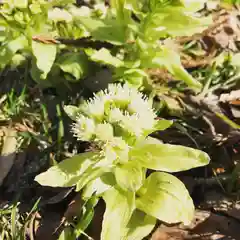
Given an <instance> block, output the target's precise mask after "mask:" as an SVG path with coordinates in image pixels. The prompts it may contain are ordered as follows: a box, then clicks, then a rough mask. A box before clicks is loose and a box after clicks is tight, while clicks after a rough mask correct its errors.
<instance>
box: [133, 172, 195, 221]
mask: <svg viewBox="0 0 240 240" xmlns="http://www.w3.org/2000/svg"><path fill="white" fill-rule="evenodd" d="M137 194H138V196H139V197H138V198H137V199H136V206H137V208H138V209H140V210H141V211H143V212H145V213H146V214H149V215H151V216H153V217H156V218H158V219H159V220H161V221H164V222H167V223H177V222H183V223H184V224H189V223H190V222H191V220H192V218H193V216H194V205H193V201H192V199H191V197H190V196H189V193H188V191H187V189H186V188H185V186H184V184H183V183H182V182H181V181H180V180H178V179H177V178H176V177H174V176H173V175H170V174H168V173H163V172H155V173H152V174H151V175H150V176H149V177H148V178H147V179H146V181H145V183H144V184H143V186H142V187H141V188H140V190H139V191H138V193H137Z"/></svg>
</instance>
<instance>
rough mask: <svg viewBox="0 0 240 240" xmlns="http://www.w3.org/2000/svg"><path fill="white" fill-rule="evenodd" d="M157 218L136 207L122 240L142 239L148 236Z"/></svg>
mask: <svg viewBox="0 0 240 240" xmlns="http://www.w3.org/2000/svg"><path fill="white" fill-rule="evenodd" d="M156 222H157V220H156V218H155V217H152V216H149V215H147V214H145V213H144V212H142V211H139V210H138V209H136V210H135V211H134V212H133V214H132V217H131V219H130V221H129V223H128V225H127V226H126V228H125V229H124V232H125V234H124V237H123V238H122V240H140V239H143V238H144V237H146V236H147V235H149V234H150V233H151V231H152V230H153V228H154V226H155V224H156Z"/></svg>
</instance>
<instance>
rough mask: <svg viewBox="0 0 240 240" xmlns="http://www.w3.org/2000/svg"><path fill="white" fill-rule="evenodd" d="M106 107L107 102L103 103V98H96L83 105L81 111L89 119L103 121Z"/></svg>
mask: <svg viewBox="0 0 240 240" xmlns="http://www.w3.org/2000/svg"><path fill="white" fill-rule="evenodd" d="M104 107H105V102H104V101H102V98H100V97H98V96H95V97H94V98H93V99H90V100H89V101H85V102H84V103H83V105H82V106H80V110H81V111H82V112H83V113H85V114H86V115H87V116H88V117H90V118H91V117H93V118H95V119H97V120H99V121H101V120H102V118H103V116H104Z"/></svg>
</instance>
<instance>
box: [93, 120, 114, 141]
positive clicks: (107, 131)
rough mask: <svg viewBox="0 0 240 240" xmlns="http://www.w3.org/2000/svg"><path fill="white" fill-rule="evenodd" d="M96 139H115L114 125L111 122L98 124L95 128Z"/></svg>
mask: <svg viewBox="0 0 240 240" xmlns="http://www.w3.org/2000/svg"><path fill="white" fill-rule="evenodd" d="M95 135H96V139H97V140H100V141H111V140H112V139H113V127H112V125H111V124H109V123H100V124H97V126H96V128H95Z"/></svg>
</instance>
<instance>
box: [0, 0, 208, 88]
mask: <svg viewBox="0 0 240 240" xmlns="http://www.w3.org/2000/svg"><path fill="white" fill-rule="evenodd" d="M204 2H205V1H201V0H196V1H191V3H190V2H189V1H187V0H168V1H156V0H149V1H145V0H141V1H135V0H112V1H110V7H109V8H106V7H103V8H102V5H101V6H99V5H98V6H97V7H95V9H90V8H87V7H81V8H79V9H78V8H77V7H76V6H75V5H74V4H73V1H71V0H62V1H44V0H41V1H36V0H27V1H26V0H24V1H23V0H22V1H7V2H6V3H4V4H3V6H2V7H1V11H0V17H1V18H0V27H1V30H2V31H1V38H0V41H1V43H2V44H1V49H0V53H1V55H0V56H1V60H0V68H1V69H3V68H5V67H6V66H7V65H9V64H11V65H13V66H18V65H19V64H22V63H23V62H25V61H26V59H30V60H31V65H30V73H31V76H32V78H33V79H34V80H35V81H37V82H38V83H41V84H42V85H45V86H51V85H53V84H56V83H58V82H64V81H65V80H69V81H74V82H75V81H78V80H79V79H82V78H84V77H86V76H87V75H88V74H89V67H91V62H92V61H93V62H97V63H101V64H104V65H108V66H109V67H112V68H113V69H114V70H115V79H116V80H118V81H119V80H120V81H124V82H128V83H130V84H133V85H135V86H137V87H140V86H142V85H145V86H148V74H147V73H146V70H147V69H149V68H159V67H161V68H162V67H163V68H166V69H167V70H168V71H169V72H170V73H171V74H173V75H174V76H175V78H176V79H177V80H183V81H185V82H186V84H187V85H188V86H189V87H191V88H193V89H194V90H196V91H199V90H200V89H201V84H200V83H199V82H198V81H196V80H195V79H194V78H193V77H192V76H191V75H190V74H188V72H187V71H186V70H185V69H184V68H183V66H182V65H181V61H180V56H179V53H178V52H177V51H175V50H174V49H173V46H169V45H167V44H165V43H164V42H163V41H160V40H159V39H165V38H168V37H170V38H171V37H178V36H186V35H192V34H193V33H196V32H199V31H201V30H203V29H204V28H205V27H206V26H207V25H208V24H209V23H210V22H211V21H210V19H209V18H205V17H201V18H200V17H197V16H196V14H195V12H196V11H197V10H199V9H201V8H202V7H203V3H204ZM86 37H87V38H86ZM62 38H63V39H66V38H67V39H68V40H70V42H71V43H72V44H71V46H68V44H67V41H61V39H62ZM76 39H78V40H77V41H74V40H76ZM62 43H64V44H62ZM79 47H80V48H81V49H82V51H79ZM61 73H63V74H61ZM62 75H63V76H62Z"/></svg>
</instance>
